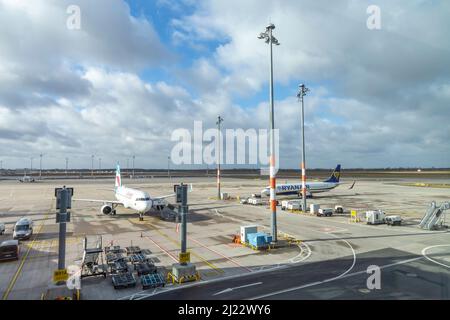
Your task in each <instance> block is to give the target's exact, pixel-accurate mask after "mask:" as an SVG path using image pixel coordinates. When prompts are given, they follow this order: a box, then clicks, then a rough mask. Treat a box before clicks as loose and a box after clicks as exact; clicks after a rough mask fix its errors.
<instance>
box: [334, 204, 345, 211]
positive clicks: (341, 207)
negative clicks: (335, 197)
mask: <svg viewBox="0 0 450 320" xmlns="http://www.w3.org/2000/svg"><path fill="white" fill-rule="evenodd" d="M334 212H335V213H344V207H343V206H339V205H337V206H334Z"/></svg>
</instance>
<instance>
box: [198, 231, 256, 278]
mask: <svg viewBox="0 0 450 320" xmlns="http://www.w3.org/2000/svg"><path fill="white" fill-rule="evenodd" d="M189 239H191V240H192V241H194V242H195V243H197V244H199V245H201V246H202V247H203V248H206V249H208V250H209V251H212V252H215V253H216V254H218V255H219V256H222V257H224V258H225V259H227V260H229V261H231V262H232V263H234V264H235V265H237V266H239V267H241V268H243V269H245V270H247V271H248V272H253V270H251V269H249V268H247V267H246V266H243V265H241V264H240V263H238V262H236V261H234V260H233V259H231V258H229V257H227V256H225V255H223V254H221V253H220V252H217V251H216V250H214V249H211V248H209V247H207V246H205V245H204V244H202V243H200V242H199V241H197V240H195V239H193V238H189Z"/></svg>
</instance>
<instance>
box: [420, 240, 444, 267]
mask: <svg viewBox="0 0 450 320" xmlns="http://www.w3.org/2000/svg"><path fill="white" fill-rule="evenodd" d="M437 247H450V244H439V245H436V246H429V247H426V248H424V249H423V250H422V255H423V256H424V257H425V259H427V260H429V261H431V262H433V263H436V264H438V265H440V266H443V267H445V268H449V269H450V266H449V265H446V264H444V263H442V262H439V261H436V260H434V259H431V258H430V257H428V256H427V254H426V252H427V251H428V250H429V249H431V248H437Z"/></svg>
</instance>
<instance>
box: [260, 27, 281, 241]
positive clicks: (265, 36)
mask: <svg viewBox="0 0 450 320" xmlns="http://www.w3.org/2000/svg"><path fill="white" fill-rule="evenodd" d="M274 29H275V25H274V24H273V23H270V24H269V25H268V26H267V27H266V31H265V32H262V33H260V34H259V36H258V39H261V40H264V42H265V43H268V44H269V50H270V96H269V98H270V158H269V161H270V211H271V212H272V216H271V225H272V241H273V242H277V200H276V166H275V165H276V163H275V122H274V110H273V49H272V47H273V45H274V44H275V45H277V46H278V45H280V43H279V42H278V40H277V38H275V37H274V36H273V34H272V31H273V30H274Z"/></svg>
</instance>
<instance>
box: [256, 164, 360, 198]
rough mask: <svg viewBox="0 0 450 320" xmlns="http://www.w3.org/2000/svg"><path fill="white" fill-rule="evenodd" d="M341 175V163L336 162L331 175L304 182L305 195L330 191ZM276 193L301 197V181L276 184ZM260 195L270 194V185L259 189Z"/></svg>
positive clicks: (336, 184) (335, 185)
mask: <svg viewBox="0 0 450 320" xmlns="http://www.w3.org/2000/svg"><path fill="white" fill-rule="evenodd" d="M340 176H341V165H340V164H338V165H337V166H336V169H334V171H333V173H332V174H331V176H330V177H329V178H328V179H327V180H325V181H321V182H307V183H306V196H307V197H309V196H312V194H313V193H319V192H325V191H330V190H332V189H334V188H336V187H337V186H338V185H339V184H340V183H339V178H340ZM354 185H355V183H353V185H352V186H351V187H350V189H352V188H353V186H354ZM276 194H277V195H298V196H299V197H301V195H302V184H301V183H294V184H277V186H276ZM261 195H264V196H269V195H270V187H266V188H264V189H263V190H262V191H261Z"/></svg>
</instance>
